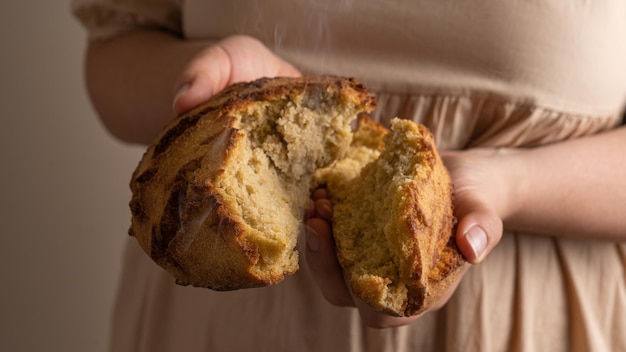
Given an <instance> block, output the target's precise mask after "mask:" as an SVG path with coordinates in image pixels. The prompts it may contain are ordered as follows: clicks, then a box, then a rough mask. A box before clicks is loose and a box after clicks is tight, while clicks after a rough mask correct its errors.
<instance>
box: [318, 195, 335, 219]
mask: <svg viewBox="0 0 626 352" xmlns="http://www.w3.org/2000/svg"><path fill="white" fill-rule="evenodd" d="M315 214H316V215H317V216H318V217H320V218H322V219H324V220H326V221H331V220H332V216H333V207H332V203H331V202H330V200H328V199H318V200H316V201H315Z"/></svg>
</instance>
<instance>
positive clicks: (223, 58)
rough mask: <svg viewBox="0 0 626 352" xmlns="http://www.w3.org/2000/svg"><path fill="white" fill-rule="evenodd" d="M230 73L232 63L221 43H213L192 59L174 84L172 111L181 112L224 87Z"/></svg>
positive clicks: (193, 106)
mask: <svg viewBox="0 0 626 352" xmlns="http://www.w3.org/2000/svg"><path fill="white" fill-rule="evenodd" d="M231 74H232V63H231V61H230V57H229V55H228V53H226V51H225V50H224V48H223V47H222V46H221V45H213V46H211V47H209V48H207V49H206V50H204V51H203V52H201V53H200V54H198V56H196V58H195V59H194V60H192V61H191V62H190V63H189V65H188V66H187V68H186V69H185V71H184V72H183V73H182V74H181V75H180V77H179V79H178V82H177V84H176V94H175V97H174V112H175V113H176V114H177V115H180V114H183V113H185V112H187V111H189V110H191V109H193V108H195V107H196V106H198V105H200V104H202V103H203V102H205V101H206V100H208V99H209V98H210V97H211V96H213V94H215V93H217V92H219V91H221V90H222V89H224V88H225V87H226V86H227V85H228V83H229V81H230V76H231Z"/></svg>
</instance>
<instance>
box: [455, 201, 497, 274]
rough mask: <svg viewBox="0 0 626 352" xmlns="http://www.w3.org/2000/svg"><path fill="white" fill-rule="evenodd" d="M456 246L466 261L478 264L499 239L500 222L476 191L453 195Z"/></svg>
mask: <svg viewBox="0 0 626 352" xmlns="http://www.w3.org/2000/svg"><path fill="white" fill-rule="evenodd" d="M454 198H455V199H454V203H455V215H456V217H457V219H458V220H459V222H458V225H457V230H456V242H457V246H458V247H459V250H460V251H461V253H463V256H465V258H466V259H467V261H468V262H470V263H472V264H477V263H480V262H481V261H482V260H483V259H484V258H485V257H486V256H487V254H489V252H491V250H492V249H493V248H494V247H495V246H496V245H497V244H498V242H500V239H501V238H502V220H501V219H500V217H499V216H498V215H497V213H496V212H495V210H494V209H493V208H492V207H491V206H490V205H489V203H488V202H486V201H485V200H484V198H483V197H481V196H480V194H479V193H478V192H477V191H475V190H465V191H460V192H455V195H454Z"/></svg>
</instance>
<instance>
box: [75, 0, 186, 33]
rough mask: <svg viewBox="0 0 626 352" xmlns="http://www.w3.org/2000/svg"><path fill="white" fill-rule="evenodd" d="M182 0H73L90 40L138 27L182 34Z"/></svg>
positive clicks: (77, 14) (76, 14)
mask: <svg viewBox="0 0 626 352" xmlns="http://www.w3.org/2000/svg"><path fill="white" fill-rule="evenodd" d="M182 2H183V0H72V3H71V8H72V12H73V14H74V16H76V18H77V19H78V20H79V21H80V22H81V23H82V25H83V27H85V29H86V30H87V33H88V36H89V38H90V39H91V40H103V39H110V38H113V37H115V36H118V35H120V34H123V33H125V32H128V31H131V30H133V29H139V28H154V29H161V30H165V31H169V32H172V33H175V34H177V35H181V36H182V10H181V6H182Z"/></svg>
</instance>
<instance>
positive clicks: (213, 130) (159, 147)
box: [129, 77, 375, 290]
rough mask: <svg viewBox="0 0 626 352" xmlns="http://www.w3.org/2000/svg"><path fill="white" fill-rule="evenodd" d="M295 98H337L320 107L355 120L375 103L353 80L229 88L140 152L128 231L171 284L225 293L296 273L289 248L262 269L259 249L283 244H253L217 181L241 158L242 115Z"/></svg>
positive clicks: (294, 255) (249, 229)
mask: <svg viewBox="0 0 626 352" xmlns="http://www.w3.org/2000/svg"><path fill="white" fill-rule="evenodd" d="M329 91H330V92H331V93H332V94H327V92H329ZM302 95H306V97H307V99H305V100H302V103H309V104H317V103H320V101H322V100H324V99H329V97H332V98H333V99H338V100H341V101H337V100H335V101H330V102H327V103H328V104H331V103H332V104H339V103H342V104H351V105H354V106H355V107H356V110H355V112H354V113H355V114H357V113H358V112H359V111H370V110H371V109H373V107H374V105H375V100H374V98H373V97H372V96H371V95H370V94H369V93H368V92H367V90H366V89H365V88H364V87H363V86H362V85H360V84H359V83H358V82H357V81H355V80H353V79H345V78H339V77H305V78H299V79H292V78H275V79H260V80H257V81H255V82H251V83H239V84H234V85H232V86H230V87H229V88H227V89H225V90H224V91H223V92H221V93H220V94H218V95H216V96H215V97H213V98H212V99H211V100H210V101H208V102H207V103H206V104H204V105H202V106H200V107H198V108H196V109H194V110H192V111H190V112H189V113H187V114H185V115H183V116H180V117H178V118H176V119H175V120H173V121H172V122H171V123H170V124H169V125H168V126H167V127H166V128H165V129H164V131H163V132H162V134H161V135H160V136H159V137H158V138H157V140H156V141H155V142H154V143H153V145H152V146H150V148H149V149H148V150H147V151H146V153H145V154H144V156H143V158H142V160H141V162H140V163H139V165H138V166H137V168H136V170H135V172H134V173H133V177H132V180H131V184H130V186H131V190H132V194H133V195H132V199H131V201H130V208H131V211H132V224H131V228H130V230H129V233H130V234H132V235H134V236H135V237H136V238H137V240H138V242H139V244H140V245H141V247H142V248H143V249H144V251H145V252H146V253H147V254H148V255H150V257H151V258H152V259H153V260H154V261H155V262H156V263H158V264H159V265H160V266H162V267H163V268H165V269H166V270H167V271H169V272H170V273H171V274H172V275H173V276H174V277H175V278H176V280H177V282H178V283H180V284H190V285H194V286H202V287H209V288H212V289H216V290H231V289H237V288H245V287H258V286H266V285H271V284H276V283H278V282H279V281H281V280H282V279H283V277H284V275H288V274H292V273H293V272H295V271H296V270H297V268H298V263H297V253H294V252H293V251H294V248H282V249H279V250H280V251H282V254H280V255H282V256H283V257H284V258H285V259H284V261H285V263H279V264H275V265H269V264H268V265H266V263H262V261H263V260H264V259H265V258H266V257H265V256H264V252H263V250H266V248H267V251H273V250H277V249H276V248H277V247H279V248H280V246H281V245H283V244H282V243H280V241H276V240H274V241H273V242H272V243H270V244H269V245H268V244H266V243H258V242H255V241H254V240H253V238H257V237H259V236H257V233H258V232H259V231H258V229H254V228H252V227H250V225H249V224H247V223H246V221H244V219H243V218H242V216H241V214H239V213H240V212H238V211H237V208H238V207H239V205H238V204H236V202H234V201H233V200H232V197H231V195H229V194H226V193H224V192H225V191H224V190H223V189H221V188H220V186H218V185H217V183H219V180H220V177H222V175H223V174H224V170H230V169H232V168H234V167H235V165H238V163H240V162H239V160H238V158H239V157H240V155H242V154H244V153H245V150H244V149H245V148H246V143H247V141H245V140H246V136H245V134H244V133H243V132H242V131H241V129H240V128H241V124H242V121H241V118H242V115H245V112H246V111H248V110H250V109H252V108H255V107H258V106H262V105H263V104H266V103H267V102H274V103H276V102H278V101H286V100H291V101H293V100H294V99H296V97H298V96H302ZM354 117H356V116H354ZM288 236H297V234H288ZM270 242H271V241H270ZM294 242H295V240H294ZM280 255H279V256H280Z"/></svg>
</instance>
